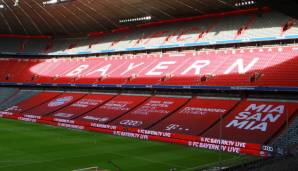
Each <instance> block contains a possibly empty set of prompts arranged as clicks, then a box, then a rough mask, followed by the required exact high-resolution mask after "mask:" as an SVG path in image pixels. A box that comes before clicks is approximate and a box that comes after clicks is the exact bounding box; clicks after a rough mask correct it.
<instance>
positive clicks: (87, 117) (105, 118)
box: [83, 116, 110, 122]
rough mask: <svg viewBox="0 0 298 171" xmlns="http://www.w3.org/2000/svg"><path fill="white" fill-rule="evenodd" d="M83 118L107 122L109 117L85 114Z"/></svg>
mask: <svg viewBox="0 0 298 171" xmlns="http://www.w3.org/2000/svg"><path fill="white" fill-rule="evenodd" d="M83 118H84V119H86V120H91V121H98V122H107V121H109V119H110V118H109V117H95V116H85V117H83Z"/></svg>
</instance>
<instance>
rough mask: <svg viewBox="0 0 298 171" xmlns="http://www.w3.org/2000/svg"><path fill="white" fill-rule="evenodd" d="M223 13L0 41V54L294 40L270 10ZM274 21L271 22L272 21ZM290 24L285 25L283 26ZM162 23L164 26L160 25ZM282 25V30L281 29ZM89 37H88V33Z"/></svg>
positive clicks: (293, 26)
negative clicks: (71, 34) (78, 33)
mask: <svg viewBox="0 0 298 171" xmlns="http://www.w3.org/2000/svg"><path fill="white" fill-rule="evenodd" d="M258 12H259V11H258V10H256V9H255V10H248V11H247V12H245V11H244V12H240V13H233V12H232V13H223V14H218V15H215V14H214V15H208V16H205V17H204V16H203V17H198V18H192V19H191V18H186V19H185V20H182V19H180V20H177V21H171V22H170V21H164V22H160V23H157V24H152V26H150V24H147V25H146V24H145V25H142V24H140V25H138V26H137V28H136V29H132V28H131V29H126V30H127V31H125V30H124V31H122V29H119V30H120V31H117V30H115V31H112V32H111V33H101V34H99V35H97V34H93V35H96V36H95V37H94V36H91V37H82V38H73V37H71V38H65V37H62V38H59V37H58V38H55V39H53V40H52V39H51V38H50V37H42V38H39V37H37V38H32V39H30V38H27V37H26V38H7V37H6V38H5V39H0V45H1V46H0V52H1V53H2V54H27V55H28V54H31V55H36V54H50V55H68V54H75V55H81V54H90V53H107V52H117V51H135V50H144V49H164V48H173V47H189V46H202V45H214V44H233V43H245V42H259V41H272V40H287V39H295V38H298V34H297V33H298V27H297V24H296V23H297V21H296V20H295V19H293V18H291V17H288V16H286V15H284V14H281V13H279V12H274V11H271V12H270V11H268V10H265V11H263V14H262V16H261V17H260V16H258V15H259V13H258ZM273 18H274V20H273ZM289 22H290V23H292V24H290V25H289V24H287V23H289ZM163 23H164V24H163ZM285 26H286V27H285ZM91 35H92V34H91Z"/></svg>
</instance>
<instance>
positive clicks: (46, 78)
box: [0, 45, 298, 89]
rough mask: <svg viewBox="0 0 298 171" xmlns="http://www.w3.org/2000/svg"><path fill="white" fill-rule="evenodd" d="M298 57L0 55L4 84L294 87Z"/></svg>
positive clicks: (291, 50) (288, 53) (253, 53)
mask: <svg viewBox="0 0 298 171" xmlns="http://www.w3.org/2000/svg"><path fill="white" fill-rule="evenodd" d="M297 56H298V47H297V46H294V45H293V46H274V47H260V48H241V49H224V50H209V51H192V52H187V51H186V52H180V53H165V54H148V55H124V56H116V55H115V56H111V57H104V58H100V57H97V58H62V59H42V60H39V59H23V60H22V59H2V60H1V61H0V66H1V70H0V75H1V81H2V83H1V84H3V85H7V84H9V83H10V84H13V85H15V84H17V85H19V84H26V83H28V84H30V85H39V84H45V85H59V84H60V85H68V86H71V85H76V86H80V85H84V86H90V87H93V86H94V85H101V86H105V85H109V86H111V87H119V86H120V87H121V86H123V85H125V86H132V87H133V86H134V85H143V86H144V87H145V86H147V85H153V86H159V87H163V86H193V88H197V86H198V87H200V86H217V87H219V86H226V87H231V86H244V87H245V86H259V87H269V88H270V87H277V88H276V89H278V88H279V87H281V88H289V87H293V88H295V87H297V86H298V81H297V80H298V75H297V72H296V68H297V66H298V63H297ZM166 88H168V87H166ZM182 88H185V87H182ZM201 88H202V87H201ZM274 89H275V88H274Z"/></svg>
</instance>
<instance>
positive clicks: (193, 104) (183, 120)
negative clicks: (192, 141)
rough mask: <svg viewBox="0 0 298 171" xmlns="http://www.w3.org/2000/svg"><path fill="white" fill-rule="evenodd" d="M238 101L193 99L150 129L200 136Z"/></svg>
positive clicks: (231, 99)
mask: <svg viewBox="0 0 298 171" xmlns="http://www.w3.org/2000/svg"><path fill="white" fill-rule="evenodd" d="M239 100H240V99H233V98H230V99H229V98H206V97H205V98H204V97H195V98H193V99H191V100H190V101H189V102H188V103H187V104H186V105H184V106H183V107H182V108H180V110H178V111H177V112H175V113H173V114H172V115H171V116H169V117H167V118H166V119H164V120H163V121H161V122H159V123H158V124H156V125H155V126H154V127H152V128H150V129H152V130H156V131H163V132H171V133H181V134H188V135H202V133H204V132H205V131H206V130H208V129H209V128H210V127H211V126H212V125H213V124H214V123H216V122H218V120H219V119H220V118H222V117H224V116H225V115H226V114H228V113H229V112H230V111H231V109H232V108H233V107H234V106H235V105H236V104H237V103H238V102H239Z"/></svg>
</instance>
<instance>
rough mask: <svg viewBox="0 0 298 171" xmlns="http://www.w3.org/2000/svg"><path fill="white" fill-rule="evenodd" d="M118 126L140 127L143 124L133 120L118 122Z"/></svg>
mask: <svg viewBox="0 0 298 171" xmlns="http://www.w3.org/2000/svg"><path fill="white" fill-rule="evenodd" d="M120 124H121V125H125V126H140V125H142V124H143V122H142V121H134V120H122V121H120Z"/></svg>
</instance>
